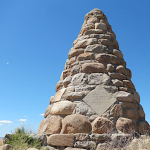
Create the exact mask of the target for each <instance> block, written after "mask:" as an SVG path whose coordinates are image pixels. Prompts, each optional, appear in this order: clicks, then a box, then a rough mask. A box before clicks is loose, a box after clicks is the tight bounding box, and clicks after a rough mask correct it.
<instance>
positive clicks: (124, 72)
mask: <svg viewBox="0 0 150 150" xmlns="http://www.w3.org/2000/svg"><path fill="white" fill-rule="evenodd" d="M116 71H117V72H118V73H121V74H124V75H127V73H126V72H127V71H126V68H125V67H124V66H122V65H119V66H117V68H116Z"/></svg>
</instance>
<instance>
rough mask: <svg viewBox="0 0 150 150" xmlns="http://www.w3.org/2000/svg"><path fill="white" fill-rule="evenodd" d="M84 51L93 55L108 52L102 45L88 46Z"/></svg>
mask: <svg viewBox="0 0 150 150" xmlns="http://www.w3.org/2000/svg"><path fill="white" fill-rule="evenodd" d="M98 35H99V34H98ZM84 51H85V52H92V53H104V52H105V51H106V46H104V45H101V44H93V45H89V46H87V47H86V49H85V50H84Z"/></svg>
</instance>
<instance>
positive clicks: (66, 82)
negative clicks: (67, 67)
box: [63, 76, 72, 88]
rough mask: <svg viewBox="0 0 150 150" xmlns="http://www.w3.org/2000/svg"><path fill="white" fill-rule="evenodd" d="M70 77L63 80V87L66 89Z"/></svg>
mask: <svg viewBox="0 0 150 150" xmlns="http://www.w3.org/2000/svg"><path fill="white" fill-rule="evenodd" d="M71 79H72V77H71V76H68V77H66V78H65V80H64V81H63V85H64V87H65V88H66V87H67V86H68V84H70V82H71Z"/></svg>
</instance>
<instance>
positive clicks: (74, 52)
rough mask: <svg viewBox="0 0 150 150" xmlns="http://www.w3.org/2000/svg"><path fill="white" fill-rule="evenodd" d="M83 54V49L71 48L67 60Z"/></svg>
mask: <svg viewBox="0 0 150 150" xmlns="http://www.w3.org/2000/svg"><path fill="white" fill-rule="evenodd" d="M83 52H84V49H74V48H71V49H70V51H69V53H68V58H71V57H74V56H78V55H80V54H82V53H83Z"/></svg>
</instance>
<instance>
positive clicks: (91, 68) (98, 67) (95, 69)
mask: <svg viewBox="0 0 150 150" xmlns="http://www.w3.org/2000/svg"><path fill="white" fill-rule="evenodd" d="M82 72H83V73H105V72H106V69H105V66H104V65H103V64H102V63H85V64H83V65H82Z"/></svg>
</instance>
